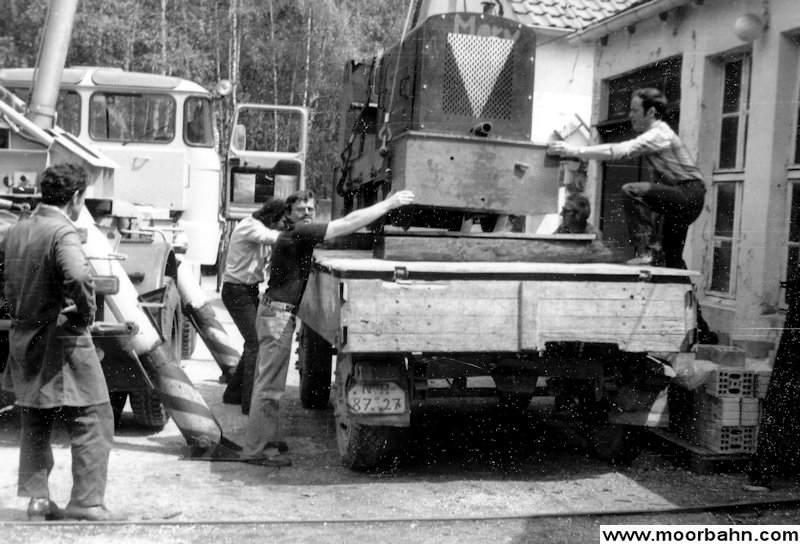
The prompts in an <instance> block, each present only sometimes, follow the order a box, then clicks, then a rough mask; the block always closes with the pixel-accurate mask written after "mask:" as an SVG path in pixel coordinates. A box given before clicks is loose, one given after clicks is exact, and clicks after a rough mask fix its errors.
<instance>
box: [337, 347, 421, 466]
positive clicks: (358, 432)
mask: <svg viewBox="0 0 800 544" xmlns="http://www.w3.org/2000/svg"><path fill="white" fill-rule="evenodd" d="M348 361H349V357H348V356H344V357H340V360H339V361H338V362H337V367H338V368H337V372H336V383H335V384H334V389H335V395H336V397H335V400H336V406H335V410H334V420H335V425H336V443H337V445H338V446H339V456H340V459H341V462H342V465H344V466H345V467H347V468H349V469H351V470H359V471H366V470H371V469H376V468H380V467H383V466H385V465H387V464H389V463H391V462H392V461H393V460H394V456H393V455H392V454H393V453H394V452H395V451H396V450H397V448H398V445H399V444H400V442H401V441H402V438H403V434H404V432H405V429H404V428H400V427H388V426H382V425H364V424H361V423H358V422H355V421H353V420H352V418H351V417H350V416H349V414H348V412H347V383H348V382H349V380H350V377H351V374H350V369H351V368H352V367H351V365H350V364H349V363H348Z"/></svg>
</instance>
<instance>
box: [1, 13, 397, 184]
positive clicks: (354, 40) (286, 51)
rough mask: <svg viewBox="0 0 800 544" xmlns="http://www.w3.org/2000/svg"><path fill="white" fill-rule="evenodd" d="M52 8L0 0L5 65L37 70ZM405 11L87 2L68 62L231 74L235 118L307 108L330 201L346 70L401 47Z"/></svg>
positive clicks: (312, 146) (314, 158)
mask: <svg viewBox="0 0 800 544" xmlns="http://www.w3.org/2000/svg"><path fill="white" fill-rule="evenodd" d="M47 5H48V2H47V0H29V1H28V2H20V1H19V0H0V9H2V12H3V13H4V14H6V15H7V17H6V19H5V20H4V21H3V22H0V30H2V31H3V33H2V35H3V36H5V40H4V41H2V40H0V67H5V66H9V67H10V66H33V65H34V64H35V62H36V55H37V51H38V46H39V42H40V33H41V29H42V27H43V25H44V19H45V15H46V9H47ZM406 10H407V5H406V4H405V3H404V2H396V1H392V0H268V1H267V2H263V1H260V0H81V2H80V3H79V5H78V13H77V16H76V21H75V24H74V26H73V36H72V43H71V46H70V51H69V55H68V57H67V63H68V65H89V66H115V67H119V68H123V69H125V70H131V71H141V72H151V73H166V74H169V75H175V76H180V77H184V78H187V79H190V80H193V81H196V82H197V83H199V84H201V85H203V86H204V87H206V88H208V89H212V88H213V87H214V86H215V85H216V83H217V81H218V80H219V79H220V78H221V77H225V78H228V79H230V80H231V81H232V82H233V83H234V97H233V99H232V102H231V101H228V102H226V104H227V105H226V108H227V113H229V112H230V111H231V110H230V108H231V107H232V106H233V104H235V103H236V101H243V102H264V103H275V104H289V105H303V106H306V107H307V108H309V111H310V127H309V133H310V138H309V153H308V157H307V172H308V180H309V185H310V186H311V187H313V188H314V189H316V190H317V191H318V192H319V193H320V194H321V195H323V196H327V195H329V194H330V191H331V189H332V180H333V171H334V168H335V167H336V165H337V164H338V161H339V159H338V154H339V152H340V150H338V149H337V146H338V144H337V141H338V118H339V112H338V109H339V102H340V97H341V75H342V70H343V69H344V66H345V63H346V62H348V61H349V60H351V59H363V58H366V57H371V56H372V55H373V54H375V52H376V51H377V50H378V49H379V48H381V47H387V46H389V45H390V44H391V43H393V42H395V41H397V40H398V39H399V37H400V33H401V31H402V27H403V23H404V19H405V15H406ZM155 22H158V23H157V24H154V23H155ZM223 52H227V54H225V53H223ZM223 118H226V117H225V115H223Z"/></svg>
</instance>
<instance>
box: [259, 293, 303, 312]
mask: <svg viewBox="0 0 800 544" xmlns="http://www.w3.org/2000/svg"><path fill="white" fill-rule="evenodd" d="M262 302H263V303H264V304H266V305H267V306H269V307H270V308H272V309H273V310H281V311H283V312H289V313H295V309H296V308H297V307H296V306H295V305H294V304H289V303H288V302H280V301H278V300H272V299H271V298H269V297H268V296H264V299H263V301H262Z"/></svg>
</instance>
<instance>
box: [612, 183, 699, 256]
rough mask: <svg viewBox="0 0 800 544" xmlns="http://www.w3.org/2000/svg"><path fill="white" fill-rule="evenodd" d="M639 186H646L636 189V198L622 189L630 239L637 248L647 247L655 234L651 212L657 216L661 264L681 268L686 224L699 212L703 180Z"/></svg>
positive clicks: (655, 223) (655, 228)
mask: <svg viewBox="0 0 800 544" xmlns="http://www.w3.org/2000/svg"><path fill="white" fill-rule="evenodd" d="M630 185H639V184H630ZM641 186H642V187H646V188H645V189H641V190H638V191H636V194H637V196H638V197H639V198H638V199H637V198H632V197H631V196H630V195H629V194H628V193H627V192H626V193H625V194H626V196H627V198H625V199H624V201H623V202H624V206H625V216H626V218H627V220H628V233H629V235H630V237H631V240H633V243H634V245H635V246H636V247H637V249H638V250H640V251H641V250H643V249H646V248H647V247H651V246H652V245H653V243H654V242H655V239H656V237H657V233H658V227H657V221H658V217H657V216H656V215H654V213H655V214H659V215H661V216H662V217H661V221H662V224H661V250H662V252H663V254H664V266H667V267H669V268H682V269H685V268H686V263H685V262H684V261H683V247H684V245H685V244H686V234H687V232H688V231H689V225H691V224H692V223H694V222H695V221H696V220H697V218H698V217H700V212H702V211H703V203H704V201H705V195H706V189H705V186H704V185H703V182H702V181H688V182H684V183H682V184H680V185H674V186H673V185H664V184H662V183H645V182H643V183H642V184H641Z"/></svg>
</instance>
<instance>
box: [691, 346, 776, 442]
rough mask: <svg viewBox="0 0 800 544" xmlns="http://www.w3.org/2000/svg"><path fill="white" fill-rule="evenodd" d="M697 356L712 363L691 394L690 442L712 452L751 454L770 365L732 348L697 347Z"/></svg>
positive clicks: (767, 383) (770, 371) (767, 382)
mask: <svg viewBox="0 0 800 544" xmlns="http://www.w3.org/2000/svg"><path fill="white" fill-rule="evenodd" d="M697 355H698V359H701V358H702V359H705V360H710V361H712V362H714V363H715V365H716V366H715V370H714V371H713V372H712V373H711V375H710V376H709V378H708V379H707V380H706V382H705V384H704V385H703V386H702V387H701V388H700V389H699V390H698V391H696V392H695V393H694V398H693V403H692V415H693V429H692V431H691V436H692V439H693V441H694V442H695V443H696V444H697V445H699V446H702V447H704V448H706V449H708V450H710V451H712V452H714V453H754V452H755V449H756V440H757V437H758V423H759V420H760V417H761V401H762V399H763V398H764V396H766V391H767V386H768V385H769V378H770V375H771V373H772V369H771V367H770V366H769V365H768V363H767V361H766V360H764V361H763V362H761V361H755V360H747V359H746V357H745V352H744V351H743V350H742V349H739V348H735V347H727V346H701V347H700V349H699V350H698V354H697Z"/></svg>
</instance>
